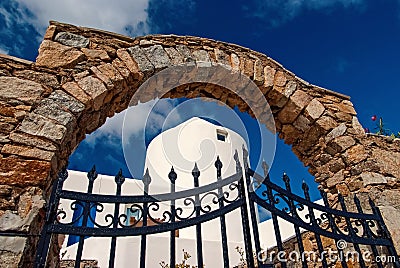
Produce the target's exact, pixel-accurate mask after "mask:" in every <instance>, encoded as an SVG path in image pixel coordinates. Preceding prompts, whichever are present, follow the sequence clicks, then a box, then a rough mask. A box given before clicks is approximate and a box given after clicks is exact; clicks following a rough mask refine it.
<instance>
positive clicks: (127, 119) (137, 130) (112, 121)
mask: <svg viewBox="0 0 400 268" xmlns="http://www.w3.org/2000/svg"><path fill="white" fill-rule="evenodd" d="M175 103H176V100H171V99H160V100H159V99H156V100H152V101H149V102H146V103H139V104H138V105H135V106H131V107H129V108H128V109H126V110H124V111H122V112H121V113H119V114H116V115H114V116H113V117H111V118H108V119H107V121H106V123H105V124H104V125H103V126H101V127H100V128H99V129H97V130H96V131H95V132H93V133H92V134H90V135H87V136H86V139H85V142H86V143H87V144H88V145H90V146H92V147H94V146H95V144H96V143H97V142H98V140H99V139H100V138H103V137H107V140H108V142H109V145H110V146H113V144H114V145H118V146H119V145H120V142H121V139H122V136H123V135H124V136H125V137H124V139H123V141H124V142H125V143H128V142H129V140H130V138H131V137H132V136H135V137H138V138H142V137H143V138H144V135H143V132H144V130H145V129H146V131H147V133H146V134H150V135H154V134H156V133H158V132H159V130H160V129H162V128H165V127H169V126H173V125H176V124H177V123H178V122H180V121H182V119H181V117H180V115H179V113H174V114H173V115H172V116H169V114H170V112H171V111H172V110H173V109H174V107H175V105H174V104H175ZM166 119H167V120H166ZM164 124H165V126H164ZM103 142H104V141H103Z"/></svg>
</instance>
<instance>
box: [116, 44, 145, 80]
mask: <svg viewBox="0 0 400 268" xmlns="http://www.w3.org/2000/svg"><path fill="white" fill-rule="evenodd" d="M117 56H118V58H120V59H121V61H122V62H123V63H124V64H125V65H126V67H127V68H128V70H129V71H130V72H131V74H132V76H133V78H134V79H136V80H141V79H142V78H143V74H142V73H141V72H140V70H139V66H138V65H137V63H136V62H135V61H134V60H133V59H132V57H131V56H130V54H129V53H128V51H126V50H125V49H118V50H117Z"/></svg>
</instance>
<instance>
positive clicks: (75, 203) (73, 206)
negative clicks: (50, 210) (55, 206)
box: [56, 200, 85, 225]
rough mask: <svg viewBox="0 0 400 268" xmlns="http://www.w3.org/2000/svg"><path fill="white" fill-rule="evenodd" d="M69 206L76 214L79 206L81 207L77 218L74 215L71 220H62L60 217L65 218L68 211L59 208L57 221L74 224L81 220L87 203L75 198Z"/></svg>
mask: <svg viewBox="0 0 400 268" xmlns="http://www.w3.org/2000/svg"><path fill="white" fill-rule="evenodd" d="M69 207H70V209H71V211H72V214H74V212H75V211H77V210H78V209H79V207H81V211H82V212H81V213H80V214H79V215H78V216H76V218H75V219H74V218H73V217H71V218H72V220H71V221H70V222H61V221H60V219H65V218H66V216H67V212H65V211H64V210H59V211H58V212H57V214H56V222H57V223H59V224H64V225H74V224H75V223H77V222H79V221H80V219H81V218H83V214H84V208H85V205H84V204H83V203H82V202H81V201H79V200H75V201H73V202H72V203H71V204H70V206H69Z"/></svg>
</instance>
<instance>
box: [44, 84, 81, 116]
mask: <svg viewBox="0 0 400 268" xmlns="http://www.w3.org/2000/svg"><path fill="white" fill-rule="evenodd" d="M48 98H49V99H51V100H53V101H54V102H56V103H57V104H58V105H59V106H60V107H62V108H64V109H66V110H68V111H70V112H71V113H73V114H74V115H75V116H77V117H78V116H79V115H80V114H81V113H82V111H83V110H84V109H85V105H84V104H83V103H81V102H80V101H78V100H77V99H75V98H74V97H72V96H70V95H68V94H66V93H65V92H64V91H61V90H56V91H54V92H53V93H51V94H50V96H49V97H48Z"/></svg>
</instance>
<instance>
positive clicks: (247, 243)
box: [233, 146, 254, 267]
mask: <svg viewBox="0 0 400 268" xmlns="http://www.w3.org/2000/svg"><path fill="white" fill-rule="evenodd" d="M247 155H248V154H247V151H246V150H245V149H244V146H243V158H244V159H246V160H245V162H246V163H247ZM233 158H234V159H235V161H236V173H242V167H241V166H240V162H239V156H238V152H237V151H235V154H234V156H233ZM239 185H240V187H239V188H240V197H241V200H243V206H241V207H240V212H241V215H242V227H243V239H244V247H245V250H246V261H247V264H248V265H249V266H250V267H254V258H253V248H252V245H251V244H252V243H251V234H250V225H249V221H248V219H249V215H248V212H247V201H246V199H248V197H246V187H245V182H244V180H243V177H242V178H241V180H239ZM249 186H250V185H247V187H249ZM248 192H249V191H248V190H247V193H248Z"/></svg>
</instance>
